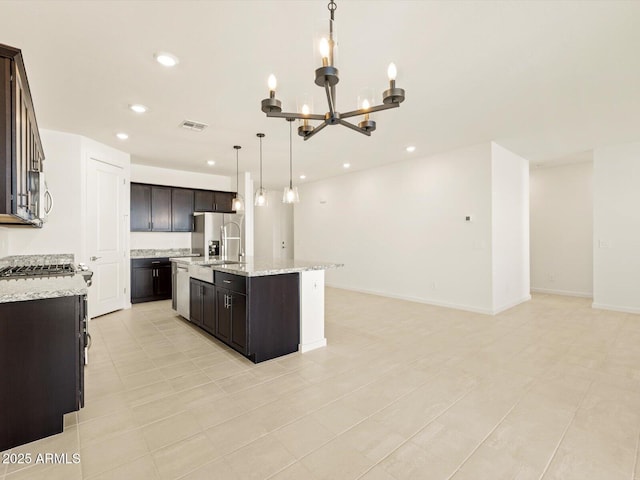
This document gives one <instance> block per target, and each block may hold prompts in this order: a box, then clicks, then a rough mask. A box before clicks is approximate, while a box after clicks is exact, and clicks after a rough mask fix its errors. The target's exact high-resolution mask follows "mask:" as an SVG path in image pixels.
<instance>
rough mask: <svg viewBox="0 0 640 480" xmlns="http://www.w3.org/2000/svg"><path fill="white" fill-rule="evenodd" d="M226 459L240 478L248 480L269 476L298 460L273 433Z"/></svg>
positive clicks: (258, 479) (227, 456)
mask: <svg viewBox="0 0 640 480" xmlns="http://www.w3.org/2000/svg"><path fill="white" fill-rule="evenodd" d="M224 459H225V460H226V462H227V463H228V464H229V465H230V466H231V469H232V470H233V471H234V472H235V473H236V475H237V476H238V477H239V478H242V479H246V480H252V479H253V480H261V479H264V478H268V477H270V476H271V475H273V474H275V473H276V472H279V471H280V470H282V469H283V468H285V467H287V466H289V465H291V464H292V463H293V462H295V460H296V459H295V457H294V456H293V455H292V454H291V453H290V452H289V451H288V450H287V449H286V448H285V447H284V446H283V445H282V443H280V441H278V439H277V438H276V437H275V436H273V435H267V436H264V437H261V438H259V439H258V440H256V441H255V442H253V443H250V444H249V445H247V446H245V447H242V448H240V449H239V450H236V451H235V452H233V453H230V454H229V455H226V456H225V457H224Z"/></svg>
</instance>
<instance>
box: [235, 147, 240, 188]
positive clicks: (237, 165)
mask: <svg viewBox="0 0 640 480" xmlns="http://www.w3.org/2000/svg"><path fill="white" fill-rule="evenodd" d="M239 168H240V167H239V163H238V149H237V148H236V196H238V193H239V191H240V181H239V180H238V179H239V178H240V174H239V173H238V171H239Z"/></svg>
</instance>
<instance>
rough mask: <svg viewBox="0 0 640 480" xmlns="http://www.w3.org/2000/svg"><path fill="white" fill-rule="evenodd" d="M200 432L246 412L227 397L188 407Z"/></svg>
mask: <svg viewBox="0 0 640 480" xmlns="http://www.w3.org/2000/svg"><path fill="white" fill-rule="evenodd" d="M189 411H190V412H191V413H192V414H193V415H194V417H195V418H196V421H197V422H198V425H200V428H202V430H206V429H207V428H209V427H213V426H214V425H218V424H220V423H224V422H226V421H227V420H230V419H232V418H235V417H238V416H240V415H242V414H244V413H246V412H247V409H246V408H244V407H243V405H242V404H241V403H239V402H234V401H230V399H229V398H228V397H222V398H218V399H217V400H210V401H207V402H200V403H197V404H195V405H192V406H191V407H189Z"/></svg>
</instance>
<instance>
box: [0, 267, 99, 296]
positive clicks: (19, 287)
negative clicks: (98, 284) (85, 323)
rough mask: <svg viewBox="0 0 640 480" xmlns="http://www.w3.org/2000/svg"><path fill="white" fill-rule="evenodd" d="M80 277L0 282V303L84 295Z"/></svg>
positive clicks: (85, 287)
mask: <svg viewBox="0 0 640 480" xmlns="http://www.w3.org/2000/svg"><path fill="white" fill-rule="evenodd" d="M86 294H87V284H86V283H85V281H84V278H83V277H82V275H79V274H76V275H68V276H60V277H39V278H33V277H32V278H20V279H10V280H0V303H7V302H22V301H24V300H38V299H42V298H56V297H71V296H75V295H86Z"/></svg>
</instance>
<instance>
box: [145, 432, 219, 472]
mask: <svg viewBox="0 0 640 480" xmlns="http://www.w3.org/2000/svg"><path fill="white" fill-rule="evenodd" d="M152 456H153V460H154V462H155V464H156V468H157V469H158V473H159V474H160V478H161V479H162V480H174V479H176V478H179V477H181V476H183V475H184V474H185V473H188V472H191V471H192V470H196V469H197V468H199V467H201V466H202V465H204V464H205V463H207V462H210V461H211V460H212V459H214V458H215V457H216V456H218V455H217V452H216V450H215V446H214V445H212V443H211V442H210V441H209V439H208V438H207V437H206V436H205V435H204V434H198V435H195V436H193V437H190V438H187V439H185V440H182V441H180V442H177V443H174V444H172V445H169V446H168V447H164V448H161V449H160V450H156V451H155V452H153V453H152Z"/></svg>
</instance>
